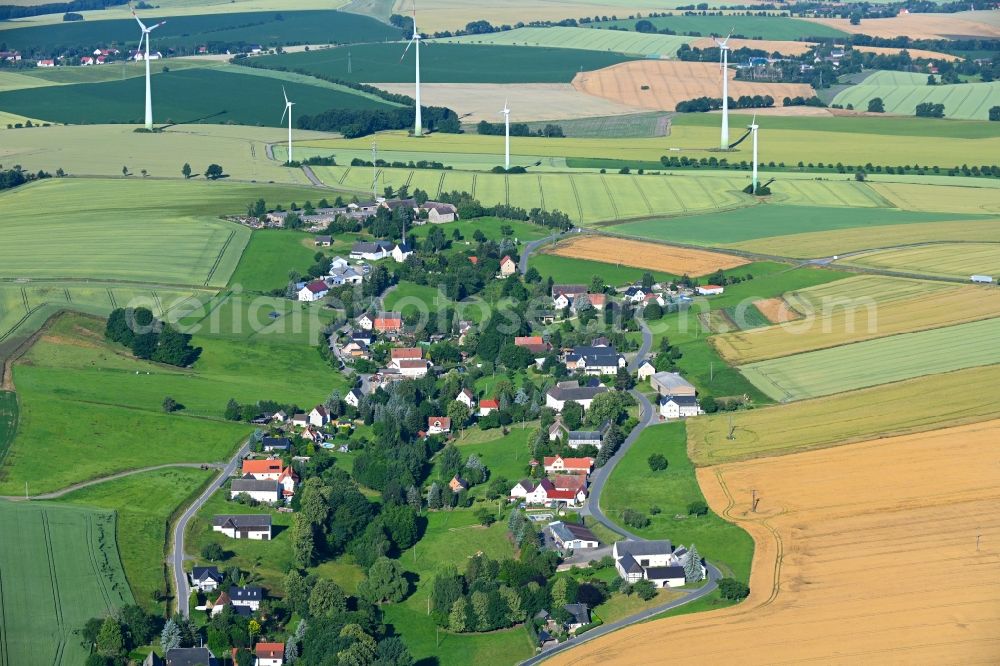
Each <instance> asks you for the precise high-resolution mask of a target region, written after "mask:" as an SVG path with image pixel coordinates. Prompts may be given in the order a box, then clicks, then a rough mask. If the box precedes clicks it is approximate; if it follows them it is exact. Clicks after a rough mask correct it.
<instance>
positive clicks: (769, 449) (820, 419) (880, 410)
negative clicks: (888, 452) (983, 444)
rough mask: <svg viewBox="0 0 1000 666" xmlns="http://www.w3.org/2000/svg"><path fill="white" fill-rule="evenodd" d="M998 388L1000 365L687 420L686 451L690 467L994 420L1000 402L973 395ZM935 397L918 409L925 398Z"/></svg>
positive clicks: (996, 390)
mask: <svg viewBox="0 0 1000 666" xmlns="http://www.w3.org/2000/svg"><path fill="white" fill-rule="evenodd" d="M998 391H1000V366H995V365H992V366H986V367H982V368H970V369H968V370H959V371H957V372H949V373H946V374H942V375H933V376H927V377H919V378H917V379H910V380H907V381H905V382H897V383H895V384H887V385H885V386H877V387H875V388H869V389H863V390H861V391H852V392H850V393H841V394H840V395H834V396H829V397H825V398H818V399H816V400H803V401H801V402H795V403H789V404H785V405H775V406H772V407H765V408H762V409H754V410H750V411H745V412H740V413H738V414H736V415H735V416H734V417H733V425H735V426H736V430H735V432H734V435H735V437H734V439H731V440H730V439H727V438H726V436H727V435H728V434H729V415H727V414H718V415H708V416H705V417H698V418H697V419H691V420H689V421H688V422H687V428H688V451H689V453H690V455H691V459H692V460H693V461H694V462H695V464H697V465H717V464H719V463H723V462H730V461H734V460H747V459H749V458H760V457H763V456H774V455H784V454H786V453H795V452H800V451H808V450H811V449H820V448H826V447H828V446H836V445H839V444H846V443H850V442H861V441H864V440H867V439H875V438H876V437H889V436H894V435H905V434H911V433H916V432H924V431H927V430H934V429H937V428H945V427H950V426H956V425H963V424H966V423H976V422H979V421H986V420H990V419H997V418H1000V404H998V403H997V402H996V401H991V400H982V399H981V398H980V396H983V395H995V394H996V393H997V392H998ZM932 394H933V395H935V396H939V397H940V402H938V404H937V406H936V408H935V409H926V408H925V406H924V403H925V402H926V399H927V396H929V395H932Z"/></svg>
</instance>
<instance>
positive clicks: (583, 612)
mask: <svg viewBox="0 0 1000 666" xmlns="http://www.w3.org/2000/svg"><path fill="white" fill-rule="evenodd" d="M563 608H565V609H566V611H567V612H568V613H569V614H570V615H572V616H573V619H574V620H575V621H576V622H578V623H580V624H587V623H589V622H590V609H588V608H587V605H586V604H566V605H565V606H563Z"/></svg>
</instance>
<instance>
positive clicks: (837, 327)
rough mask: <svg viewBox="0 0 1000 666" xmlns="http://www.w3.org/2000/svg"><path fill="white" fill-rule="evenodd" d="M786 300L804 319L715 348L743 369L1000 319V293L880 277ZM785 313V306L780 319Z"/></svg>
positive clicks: (729, 338)
mask: <svg viewBox="0 0 1000 666" xmlns="http://www.w3.org/2000/svg"><path fill="white" fill-rule="evenodd" d="M784 300H785V301H787V304H788V305H787V306H786V308H785V311H790V312H797V313H800V314H801V315H802V317H801V318H800V319H798V320H796V321H790V322H786V323H784V324H781V325H777V326H768V327H765V328H753V329H749V330H746V331H736V332H732V333H726V334H725V335H720V336H717V337H714V338H712V342H713V344H714V345H715V348H716V349H717V350H718V351H719V353H720V354H721V355H722V356H723V357H724V358H725V359H726V360H727V361H729V362H730V363H734V364H737V365H742V364H744V363H751V362H753V361H761V360H764V359H768V358H778V357H781V356H791V355H792V354H799V353H802V352H806V351H813V350H816V349H826V348H829V347H836V346H839V345H845V344H850V343H852V342H860V341H861V340H871V339H874V338H882V337H886V336H889V335H896V334H898V333H908V332H912V331H922V330H927V329H931V328H940V327H943V326H951V325H954V324H961V323H965V322H969V321H976V320H979V319H987V318H989V317H995V316H997V315H998V314H1000V290H998V289H983V288H982V287H977V286H975V285H971V284H970V285H953V284H945V283H941V282H930V281H927V280H909V279H903V278H892V277H883V276H876V275H861V276H858V277H852V278H847V279H846V280H838V281H836V282H831V283H829V284H823V285H819V286H816V287H810V288H808V289H802V290H800V291H796V292H792V293H789V294H786V295H785V297H784ZM759 303H760V302H759V301H758V302H757V303H755V304H756V305H757V307H758V309H760V304H759ZM762 312H763V310H762ZM781 312H782V308H781V307H780V305H779V306H778V307H777V308H776V309H775V315H776V316H780V314H781ZM764 316H766V317H768V318H769V319H771V318H770V316H769V315H768V314H767V313H764ZM771 321H774V319H771Z"/></svg>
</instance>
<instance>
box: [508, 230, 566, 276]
mask: <svg viewBox="0 0 1000 666" xmlns="http://www.w3.org/2000/svg"><path fill="white" fill-rule="evenodd" d="M564 233H565V232H560V233H557V234H552V235H551V236H546V237H545V238H539V239H538V240H536V241H531V242H530V243H526V244H525V246H524V251H523V252H521V260H520V261H519V262H518V264H517V269H518V270H519V271H521V275H524V274H526V273H527V272H528V259H530V258H531V253H532V252H534V251H535V250H537V249H538V248H539V247H541V246H542V245H545V244H546V243H551V242H552V241H554V240H556V239H558V238H561V237H562V236H563V234H564Z"/></svg>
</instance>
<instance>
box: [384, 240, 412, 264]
mask: <svg viewBox="0 0 1000 666" xmlns="http://www.w3.org/2000/svg"><path fill="white" fill-rule="evenodd" d="M411 254H413V248H411V247H410V246H409V245H408V244H407V243H397V244H396V245H395V246H394V247H393V248H392V252H390V253H389V255H390V256H391V257H392V258H393V260H395V262H396V263H397V264H401V263H403V262H404V261H406V260H407V259H408V258H409V257H410V255H411Z"/></svg>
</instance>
